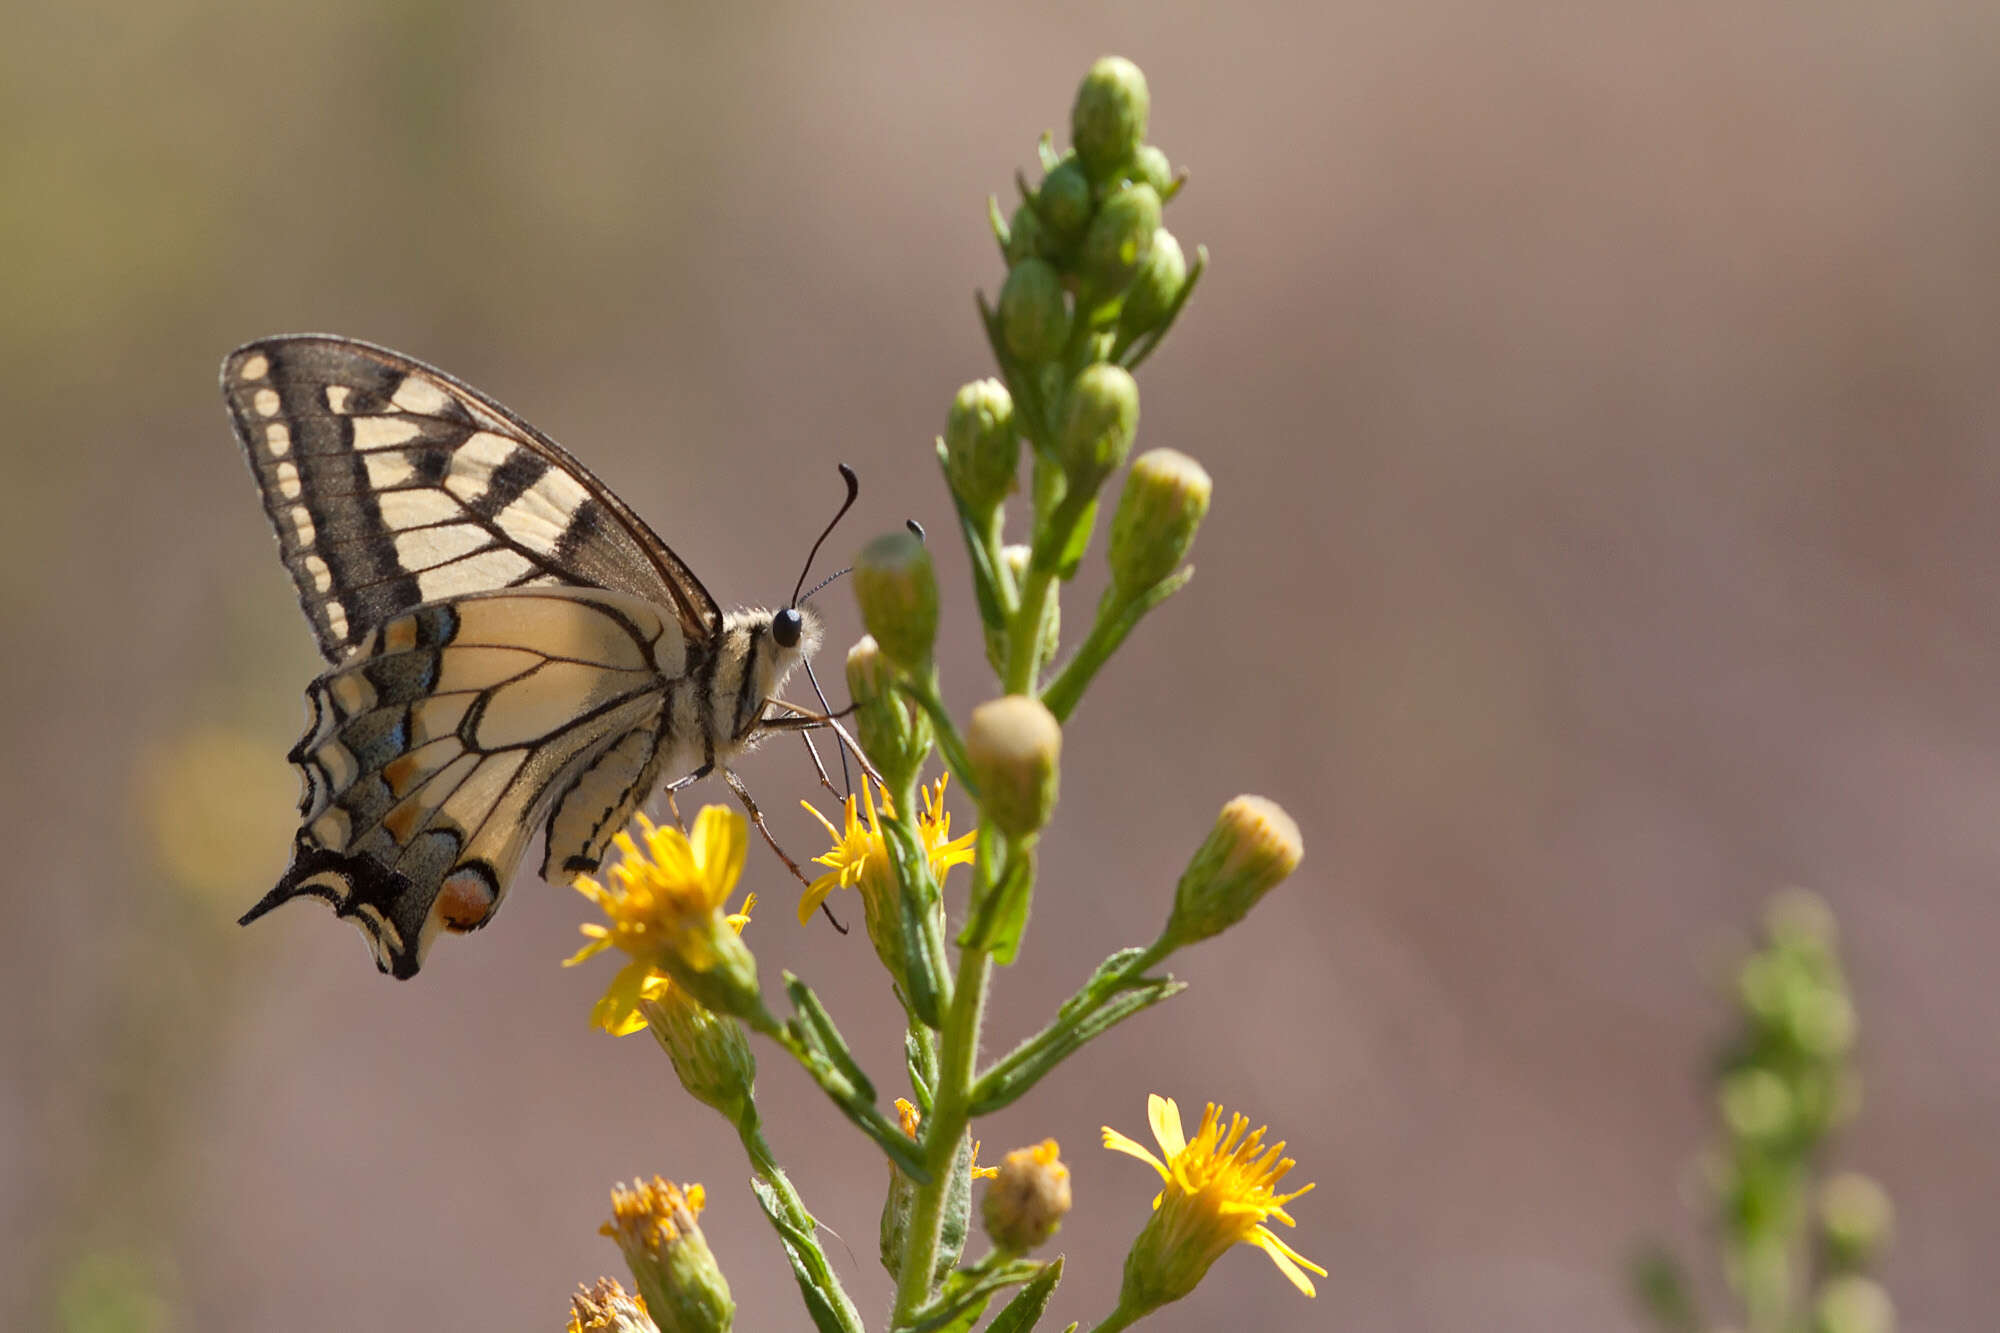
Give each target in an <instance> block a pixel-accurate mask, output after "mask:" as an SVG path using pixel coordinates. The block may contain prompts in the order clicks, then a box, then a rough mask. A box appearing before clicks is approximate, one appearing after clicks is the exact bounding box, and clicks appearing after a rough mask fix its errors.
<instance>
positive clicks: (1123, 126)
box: [1069, 56, 1153, 181]
mask: <svg viewBox="0 0 2000 1333" xmlns="http://www.w3.org/2000/svg"><path fill="white" fill-rule="evenodd" d="M1152 104H1153V99H1152V94H1151V93H1149V92H1148V91H1147V90H1146V76H1145V75H1144V74H1142V73H1140V72H1139V67H1138V66H1137V65H1135V64H1133V63H1132V62H1131V61H1129V60H1127V59H1125V58H1124V57H1123V56H1104V57H1102V58H1101V59H1099V60H1098V61H1097V63H1095V64H1093V65H1092V66H1091V67H1090V73H1088V74H1086V75H1084V76H1083V83H1082V84H1081V85H1079V86H1078V88H1077V90H1076V104H1075V105H1074V106H1073V107H1072V108H1071V109H1070V113H1069V137H1070V141H1071V142H1072V143H1074V144H1075V145H1076V155H1077V157H1078V158H1080V159H1081V160H1082V162H1083V167H1084V170H1086V171H1088V172H1089V173H1090V176H1091V179H1092V180H1100V181H1101V180H1106V179H1109V177H1110V176H1111V173H1112V172H1114V171H1116V170H1117V169H1118V168H1119V167H1120V166H1122V165H1123V164H1124V163H1125V160H1126V159H1127V158H1129V157H1131V156H1132V154H1133V153H1135V152H1137V151H1138V148H1139V145H1140V144H1142V143H1144V142H1145V141H1146V120H1147V118H1148V116H1150V115H1151V113H1152Z"/></svg>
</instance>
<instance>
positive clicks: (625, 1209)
mask: <svg viewBox="0 0 2000 1333" xmlns="http://www.w3.org/2000/svg"><path fill="white" fill-rule="evenodd" d="M705 1202H706V1194H705V1192H704V1191H703V1190H702V1187H701V1186H699V1185H689V1186H687V1187H686V1188H685V1189H682V1188H680V1187H678V1186H675V1185H672V1184H669V1183H668V1182H667V1181H665V1180H663V1179H661V1178H660V1177H658V1176H654V1177H653V1179H652V1180H651V1181H650V1182H649V1181H641V1180H635V1181H633V1182H632V1185H631V1187H630V1188H626V1187H625V1186H622V1185H619V1186H613V1187H612V1190H611V1220H610V1221H609V1222H607V1223H605V1224H604V1225H603V1226H602V1227H599V1228H598V1231H599V1233H600V1234H602V1235H606V1236H609V1237H611V1238H612V1239H613V1240H615V1241H617V1242H618V1248H619V1250H620V1251H622V1252H623V1253H624V1255H625V1262H626V1263H627V1264H628V1265H629V1266H630V1267H631V1269H632V1277H633V1280H634V1281H635V1282H636V1283H637V1284H638V1287H639V1295H640V1296H641V1297H643V1298H644V1299H645V1302H646V1313H647V1314H648V1315H650V1316H651V1317H652V1320H653V1323H654V1324H656V1325H658V1327H659V1329H660V1333H726V1330H727V1329H728V1328H729V1325H730V1322H731V1321H732V1320H733V1319H734V1318H735V1317H736V1302H735V1301H734V1300H732V1299H730V1295H729V1283H728V1281H727V1280H726V1279H725V1278H724V1277H723V1276H722V1268H721V1266H720V1265H718V1264H717V1263H716V1262H715V1255H714V1254H713V1253H712V1252H711V1251H710V1250H709V1248H708V1240H707V1238H706V1237H704V1236H703V1235H702V1234H701V1228H700V1227H699V1226H697V1225H696V1224H695V1219H696V1218H697V1217H699V1216H700V1215H701V1210H702V1205H703V1204H704V1203H705Z"/></svg>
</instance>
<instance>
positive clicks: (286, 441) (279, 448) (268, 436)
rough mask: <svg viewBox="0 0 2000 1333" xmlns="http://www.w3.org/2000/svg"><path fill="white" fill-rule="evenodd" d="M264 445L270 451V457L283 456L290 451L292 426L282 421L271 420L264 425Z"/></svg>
mask: <svg viewBox="0 0 2000 1333" xmlns="http://www.w3.org/2000/svg"><path fill="white" fill-rule="evenodd" d="M264 446H265V447H266V448H267V449H269V450H270V451H271V457H273V458H283V457H284V456H285V455H286V454H288V453H290V452H291V451H292V428H291V427H290V426H287V425H286V424H285V423H284V422H282V421H273V422H272V423H271V424H270V425H268V426H266V427H264Z"/></svg>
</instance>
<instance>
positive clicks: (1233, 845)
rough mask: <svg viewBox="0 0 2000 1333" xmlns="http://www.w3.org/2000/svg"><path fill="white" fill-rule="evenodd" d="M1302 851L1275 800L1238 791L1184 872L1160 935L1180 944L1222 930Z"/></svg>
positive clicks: (1274, 882)
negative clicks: (1164, 927) (1240, 794)
mask: <svg viewBox="0 0 2000 1333" xmlns="http://www.w3.org/2000/svg"><path fill="white" fill-rule="evenodd" d="M1304 855H1305V842H1304V841H1303V840H1302V839H1301V838H1300V837H1299V826H1298V824H1297V823H1296V822H1295V821H1294V820H1293V819H1292V817H1291V816H1290V815H1288V814H1286V813H1285V811H1284V809H1283V808H1282V807H1281V806H1279V805H1278V803H1277V802H1276V801H1271V800H1267V799H1265V798H1264V797H1262V796H1238V797H1237V798H1236V799H1235V800H1233V801H1231V802H1229V804H1227V805H1225V806H1223V807H1222V813H1221V814H1220V815H1217V816H1216V820H1215V827H1214V828H1212V829H1210V830H1209V834H1208V838H1207V840H1206V841H1204V842H1203V843H1202V844H1201V847H1200V848H1199V849H1198V850H1197V851H1196V852H1195V854H1194V859H1193V860H1191V861H1189V862H1188V867H1187V869H1186V870H1184V871H1182V872H1181V880H1180V884H1179V886H1178V887H1177V888H1176V889H1175V890H1174V909H1173V912H1172V914H1171V915H1170V916H1169V917H1168V918H1167V928H1166V930H1165V932H1164V933H1163V934H1162V936H1161V938H1162V940H1163V941H1164V942H1165V943H1166V944H1167V945H1168V946H1169V947H1170V948H1175V949H1178V948H1182V947H1184V946H1186V945H1189V944H1193V943H1194V942H1195V941H1197V940H1205V939H1207V938H1209V937H1210V936H1212V935H1219V934H1221V933H1222V932H1223V931H1225V930H1227V929H1229V927H1231V926H1233V925H1235V924H1236V923H1237V922H1238V921H1241V920H1242V919H1243V918H1244V917H1245V916H1247V915H1248V914H1249V912H1250V909H1251V908H1253V907H1255V906H1256V905H1257V903H1258V900H1260V899H1261V898H1263V896H1264V895H1265V894H1267V893H1269V892H1270V891H1271V890H1272V889H1274V888H1276V887H1277V886H1278V885H1279V883H1281V882H1282V881H1283V880H1284V879H1285V877H1286V876H1287V875H1290V874H1291V873H1292V872H1293V871H1294V870H1297V869H1298V868H1299V861H1300V859H1301V858H1302V857H1303V856H1304Z"/></svg>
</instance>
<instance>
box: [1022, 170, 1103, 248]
mask: <svg viewBox="0 0 2000 1333" xmlns="http://www.w3.org/2000/svg"><path fill="white" fill-rule="evenodd" d="M1035 203H1036V205H1037V208H1036V211H1037V212H1038V213H1040V214H1041V215H1042V221H1043V222H1044V223H1046V224H1047V225H1048V229H1049V231H1050V233H1051V234H1052V235H1054V236H1055V238H1056V240H1057V241H1059V242H1060V241H1068V240H1072V239H1074V238H1075V237H1077V236H1079V235H1081V234H1082V233H1083V229H1084V227H1086V226H1087V225H1089V223H1090V209H1091V189H1090V177H1088V176H1086V175H1085V174H1084V171H1083V166H1082V164H1080V163H1079V162H1078V161H1077V160H1076V157H1075V155H1074V154H1072V155H1071V156H1069V157H1067V158H1065V159H1063V161H1062V162H1061V163H1060V164H1059V165H1058V166H1057V167H1056V169H1055V170H1054V171H1051V172H1050V173H1049V174H1048V175H1046V176H1044V177H1043V178H1042V188H1041V189H1039V190H1037V191H1036V192H1035Z"/></svg>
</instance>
